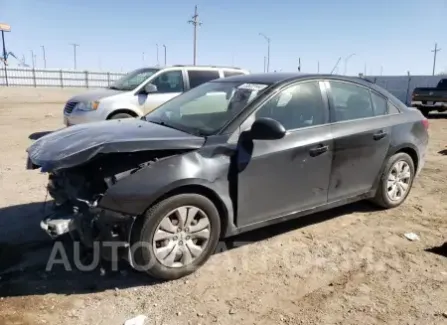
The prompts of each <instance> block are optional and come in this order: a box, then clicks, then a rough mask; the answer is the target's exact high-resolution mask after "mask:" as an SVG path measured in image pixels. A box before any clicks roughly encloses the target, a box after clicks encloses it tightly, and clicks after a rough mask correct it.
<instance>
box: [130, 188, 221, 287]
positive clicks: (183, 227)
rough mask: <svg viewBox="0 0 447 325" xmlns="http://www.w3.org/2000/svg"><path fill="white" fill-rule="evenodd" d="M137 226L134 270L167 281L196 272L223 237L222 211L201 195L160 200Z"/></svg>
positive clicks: (132, 245)
mask: <svg viewBox="0 0 447 325" xmlns="http://www.w3.org/2000/svg"><path fill="white" fill-rule="evenodd" d="M136 227H137V228H136V229H135V231H134V232H133V236H132V237H133V239H132V242H131V252H132V256H133V264H134V267H135V269H137V270H139V271H145V272H147V273H148V274H149V275H151V276H154V277H156V278H159V279H164V280H173V279H178V278H181V277H183V276H186V275H188V274H191V273H193V272H194V271H196V270H197V269H198V268H199V267H200V266H201V265H203V264H204V263H205V262H206V261H207V260H208V259H209V257H210V256H211V255H212V254H213V252H214V251H215V249H216V246H217V244H218V241H219V237H220V217H219V212H218V210H217V208H216V206H215V205H214V204H213V202H211V201H210V200H209V199H208V198H206V197H204V196H202V195H199V194H179V195H175V196H172V197H169V198H167V199H165V200H163V201H161V202H159V203H158V204H156V205H154V206H153V207H152V208H150V209H149V210H148V211H147V213H146V214H145V216H144V217H143V218H142V219H140V222H137V224H136Z"/></svg>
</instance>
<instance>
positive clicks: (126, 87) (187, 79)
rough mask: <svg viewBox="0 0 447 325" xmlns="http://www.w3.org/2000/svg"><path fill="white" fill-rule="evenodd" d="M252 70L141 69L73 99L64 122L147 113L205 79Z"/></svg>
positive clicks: (199, 67)
mask: <svg viewBox="0 0 447 325" xmlns="http://www.w3.org/2000/svg"><path fill="white" fill-rule="evenodd" d="M248 73H249V72H248V71H247V70H243V69H239V68H232V67H217V66H184V65H175V66H172V67H165V68H156V67H149V68H141V69H137V70H134V71H132V72H130V73H128V74H126V75H125V76H123V77H122V78H121V79H119V80H117V81H116V82H114V83H113V84H112V85H110V86H109V87H107V88H104V89H98V90H91V91H88V92H86V93H83V94H80V95H77V96H74V97H72V98H70V99H69V100H68V102H67V103H66V104H65V108H64V124H65V125H66V126H70V125H75V124H80V123H86V122H95V121H103V120H109V119H120V118H130V117H139V116H143V115H145V114H147V113H149V112H150V111H152V110H154V109H155V108H156V107H158V106H159V105H161V104H163V103H164V102H166V101H168V100H170V99H171V98H173V97H175V96H178V95H180V94H181V93H183V92H185V91H186V90H189V89H191V88H194V87H197V86H199V85H201V84H203V83H205V82H208V81H211V80H213V79H217V78H225V77H230V76H236V75H242V74H248Z"/></svg>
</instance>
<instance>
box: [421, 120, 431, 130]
mask: <svg viewBox="0 0 447 325" xmlns="http://www.w3.org/2000/svg"><path fill="white" fill-rule="evenodd" d="M422 124H423V125H424V128H425V129H426V130H428V127H429V125H430V124H429V122H428V120H427V119H426V118H424V119H423V120H422Z"/></svg>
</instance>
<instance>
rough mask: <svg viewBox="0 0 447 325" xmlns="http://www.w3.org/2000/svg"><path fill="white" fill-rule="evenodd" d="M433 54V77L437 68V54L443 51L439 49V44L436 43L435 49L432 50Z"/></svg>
mask: <svg viewBox="0 0 447 325" xmlns="http://www.w3.org/2000/svg"><path fill="white" fill-rule="evenodd" d="M431 51H432V52H433V75H435V68H436V54H437V53H438V52H439V51H441V49H438V43H435V49H434V50H431Z"/></svg>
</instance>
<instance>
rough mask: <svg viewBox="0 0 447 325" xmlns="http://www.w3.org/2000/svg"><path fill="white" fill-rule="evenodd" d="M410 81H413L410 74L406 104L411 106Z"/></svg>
mask: <svg viewBox="0 0 447 325" xmlns="http://www.w3.org/2000/svg"><path fill="white" fill-rule="evenodd" d="M410 83H411V76H408V82H407V96H406V98H405V101H406V103H405V104H406V105H407V106H411V101H408V96H409V95H410Z"/></svg>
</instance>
